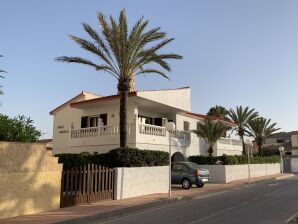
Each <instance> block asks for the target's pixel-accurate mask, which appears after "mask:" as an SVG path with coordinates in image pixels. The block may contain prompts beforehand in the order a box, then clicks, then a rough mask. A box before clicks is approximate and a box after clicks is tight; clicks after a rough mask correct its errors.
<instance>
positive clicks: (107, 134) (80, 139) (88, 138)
mask: <svg viewBox="0 0 298 224" xmlns="http://www.w3.org/2000/svg"><path fill="white" fill-rule="evenodd" d="M190 94H191V90H190V88H189V87H184V88H179V89H168V90H152V91H149V90H148V91H136V92H131V93H129V94H128V102H127V122H128V135H127V143H128V146H129V147H133V148H139V149H150V150H162V151H168V150H169V136H168V133H167V131H166V129H165V125H166V123H167V122H168V121H173V122H174V123H175V124H176V130H175V131H173V133H172V137H173V138H172V152H173V154H174V153H175V152H177V153H176V155H177V154H179V155H181V154H183V155H184V156H186V157H188V156H191V155H207V145H206V143H205V141H204V140H203V139H201V138H198V137H197V135H196V134H194V133H192V132H191V130H195V129H197V124H198V122H201V121H202V120H203V119H204V118H205V117H206V115H200V114H195V113H191V112H190V111H191V105H190V104H191V100H190ZM50 114H51V115H53V116H54V129H53V145H52V147H53V151H54V153H80V152H91V153H93V152H98V153H104V152H107V151H109V150H111V149H114V148H117V147H119V96H118V95H112V96H104V97H103V96H98V95H95V94H91V93H87V92H82V93H80V94H79V95H77V96H76V97H74V98H72V99H71V100H69V101H67V102H66V103H64V104H62V105H61V106H59V107H57V108H56V109H54V110H53V111H51V112H50ZM224 122H225V123H226V124H227V125H230V126H233V125H234V124H233V123H231V122H228V121H224ZM241 153H242V146H241V142H240V141H239V140H235V139H230V138H221V139H220V140H219V141H218V142H217V143H216V145H215V147H214V155H215V156H217V155H222V154H227V155H232V154H241Z"/></svg>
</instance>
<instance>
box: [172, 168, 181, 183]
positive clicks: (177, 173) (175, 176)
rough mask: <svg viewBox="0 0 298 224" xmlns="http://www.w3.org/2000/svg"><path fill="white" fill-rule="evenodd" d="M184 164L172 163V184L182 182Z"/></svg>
mask: <svg viewBox="0 0 298 224" xmlns="http://www.w3.org/2000/svg"><path fill="white" fill-rule="evenodd" d="M181 175H182V165H181V164H178V163H175V164H173V165H172V171H171V180H172V184H181Z"/></svg>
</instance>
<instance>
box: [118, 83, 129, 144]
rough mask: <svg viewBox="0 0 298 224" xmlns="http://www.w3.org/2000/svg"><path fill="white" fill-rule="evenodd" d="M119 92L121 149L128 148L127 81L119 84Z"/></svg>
mask: <svg viewBox="0 0 298 224" xmlns="http://www.w3.org/2000/svg"><path fill="white" fill-rule="evenodd" d="M118 92H119V94H120V111H119V119H120V120H119V127H120V147H121V148H123V147H127V111H126V108H127V98H128V85H127V82H126V80H125V81H122V82H121V81H120V80H119V83H118Z"/></svg>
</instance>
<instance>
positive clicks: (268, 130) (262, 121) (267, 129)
mask: <svg viewBox="0 0 298 224" xmlns="http://www.w3.org/2000/svg"><path fill="white" fill-rule="evenodd" d="M276 125H277V124H276V123H271V119H268V120H267V119H266V118H263V117H258V118H255V119H253V120H251V121H250V122H248V125H247V127H248V131H247V132H248V134H249V136H250V137H253V138H254V140H255V142H256V143H257V146H258V151H259V154H260V155H261V156H262V145H263V143H264V139H265V138H266V137H268V136H270V135H271V134H273V133H274V132H276V131H278V130H279V129H280V128H276V127H275V126H276Z"/></svg>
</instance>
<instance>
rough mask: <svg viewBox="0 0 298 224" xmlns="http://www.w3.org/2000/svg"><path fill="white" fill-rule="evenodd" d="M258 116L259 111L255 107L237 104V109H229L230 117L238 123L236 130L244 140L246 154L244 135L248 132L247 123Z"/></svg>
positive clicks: (243, 147) (243, 145)
mask: <svg viewBox="0 0 298 224" xmlns="http://www.w3.org/2000/svg"><path fill="white" fill-rule="evenodd" d="M258 116H259V114H258V112H256V111H255V109H249V107H245V108H243V107H242V106H240V107H238V106H237V107H236V110H233V109H230V111H229V117H230V119H231V121H233V122H234V123H235V124H236V127H235V128H234V130H236V132H237V134H238V135H239V137H240V139H241V141H242V154H243V155H245V144H244V135H245V134H246V133H247V124H248V123H249V122H250V121H251V120H253V119H254V118H256V117H258Z"/></svg>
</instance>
